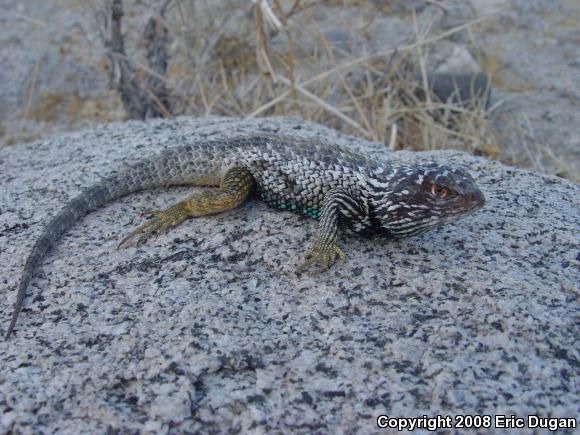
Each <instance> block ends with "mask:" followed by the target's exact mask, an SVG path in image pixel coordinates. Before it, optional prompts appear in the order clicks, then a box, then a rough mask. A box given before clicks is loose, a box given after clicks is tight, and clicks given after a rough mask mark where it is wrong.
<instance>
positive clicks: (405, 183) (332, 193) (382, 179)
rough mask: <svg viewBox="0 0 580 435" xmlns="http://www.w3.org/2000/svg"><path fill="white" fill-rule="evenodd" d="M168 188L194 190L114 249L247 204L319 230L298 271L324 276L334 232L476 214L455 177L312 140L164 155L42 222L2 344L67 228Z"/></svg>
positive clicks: (420, 227) (268, 139) (246, 140)
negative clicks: (262, 205) (120, 201)
mask: <svg viewBox="0 0 580 435" xmlns="http://www.w3.org/2000/svg"><path fill="white" fill-rule="evenodd" d="M173 185H191V186H198V187H201V189H197V190H196V192H195V193H194V195H193V196H191V197H190V198H189V199H186V200H185V201H182V202H180V203H178V204H176V205H174V206H173V207H170V208H168V209H167V210H164V211H153V212H149V214H150V215H151V216H152V219H151V220H149V221H148V222H146V223H145V224H144V225H142V226H141V227H139V228H138V229H136V230H135V231H133V232H131V233H129V234H128V235H127V237H125V238H124V239H123V240H122V241H121V244H120V245H126V244H129V243H141V242H144V241H145V240H146V239H147V237H148V236H150V235H152V234H160V233H163V232H165V231H167V230H169V229H170V228H172V227H174V226H175V225H178V224H179V223H181V222H183V221H184V220H185V219H187V218H190V217H197V216H204V215H208V214H215V213H219V212H221V211H224V210H229V209H232V208H235V207H237V206H238V205H240V204H241V203H243V202H244V201H245V200H246V199H247V198H248V197H249V196H250V195H252V194H254V195H255V196H257V197H258V198H259V199H261V200H263V201H265V202H266V203H267V204H268V205H270V206H272V207H275V208H279V209H283V210H289V211H293V212H296V213H301V214H304V215H306V216H309V217H311V218H314V219H318V220H319V221H320V225H319V234H318V237H317V239H316V241H315V242H314V244H313V246H312V248H311V249H310V250H309V251H308V252H307V254H306V259H305V261H304V263H303V264H302V266H300V268H299V271H305V270H308V269H312V268H314V269H315V270H318V271H323V270H326V269H328V268H329V267H330V266H332V264H334V263H335V262H336V261H337V260H338V259H339V258H345V257H346V256H345V254H344V253H343V251H342V250H341V249H340V248H339V247H338V245H337V238H338V233H339V230H342V231H345V232H347V233H350V234H357V235H360V236H363V237H378V236H382V237H406V236H411V235H416V234H421V233H423V232H425V231H428V230H429V229H431V228H435V227H438V226H441V225H443V224H445V223H448V222H450V221H453V220H455V219H457V218H458V217H461V216H464V215H466V214H469V213H471V212H473V211H475V210H476V209H478V208H480V207H482V206H483V204H484V198H483V195H482V193H481V192H480V191H479V189H478V188H477V186H476V184H475V182H474V180H473V178H471V176H469V174H467V172H465V171H464V170H463V169H460V168H452V167H447V166H442V165H438V164H435V163H427V164H421V165H409V164H401V163H398V162H396V161H390V162H378V161H374V160H370V159H367V158H366V157H364V156H361V155H359V154H356V153H353V152H350V151H347V150H344V149H342V148H339V147H336V146H332V145H329V144H324V143H320V142H316V141H312V140H309V141H299V140H294V139H291V138H286V137H280V136H270V135H259V136H244V137H238V138H233V139H231V140H226V141H207V142H202V143H197V144H194V145H189V146H183V147H179V148H174V149H170V150H166V151H164V152H162V153H160V154H159V155H156V156H153V157H151V158H149V159H146V160H143V161H141V162H139V163H137V164H136V165H134V166H132V167H131V168H129V169H126V170H124V171H121V172H119V173H118V174H116V175H113V176H111V177H109V178H106V179H104V180H103V181H101V182H100V183H98V184H97V185H95V186H93V187H90V188H88V189H87V190H85V191H84V192H83V193H81V194H80V195H79V196H77V197H76V198H74V199H73V200H71V201H70V202H69V203H68V204H66V205H65V206H64V207H63V209H62V210H61V211H60V213H58V214H57V215H56V216H55V217H54V218H53V219H52V220H51V221H50V222H48V224H47V225H46V228H45V229H44V231H43V232H42V234H41V235H40V236H39V238H38V239H37V240H36V242H35V244H34V246H33V247H32V250H31V252H30V254H29V256H28V258H27V260H26V264H25V266H24V270H23V272H22V277H21V279H20V283H19V286H18V293H17V296H16V302H15V304H14V312H13V315H12V319H11V322H10V325H9V327H8V330H7V332H6V338H8V337H9V336H10V334H11V333H12V331H13V330H14V326H15V325H16V321H17V319H18V315H19V313H20V311H21V309H22V305H23V302H24V298H25V296H26V289H27V287H28V284H29V283H30V281H31V279H32V278H33V276H34V272H35V270H36V268H37V267H38V264H39V263H40V261H41V260H42V258H43V257H44V255H45V254H46V253H47V251H48V250H49V249H50V248H51V247H52V246H53V245H54V244H55V243H56V242H57V241H58V240H59V239H60V237H61V236H62V235H63V234H64V233H65V232H66V231H67V230H68V229H69V228H70V227H72V225H73V224H74V223H75V222H77V221H78V220H79V219H81V218H82V217H83V216H84V215H86V214H87V213H89V212H90V211H92V210H95V209H96V208H98V207H101V206H102V205H104V204H106V203H107V202H110V201H113V200H115V199H117V198H119V197H121V196H124V195H127V194H130V193H133V192H137V191H140V190H144V189H151V188H155V187H161V186H173Z"/></svg>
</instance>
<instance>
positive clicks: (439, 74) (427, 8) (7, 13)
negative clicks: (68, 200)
mask: <svg viewBox="0 0 580 435" xmlns="http://www.w3.org/2000/svg"><path fill="white" fill-rule="evenodd" d="M0 41H1V50H0V144H1V145H0V146H11V145H13V144H16V143H19V142H26V141H31V140H36V139H41V138H43V137H46V136H50V135H54V134H57V133H60V132H64V131H70V130H78V129H83V128H91V127H93V126H95V125H97V124H101V123H108V122H114V121H123V120H126V119H148V118H154V117H164V118H171V117H174V116H180V115H189V116H213V115H219V116H235V117H261V116H276V115H283V116H295V117H299V118H302V119H305V120H309V121H315V122H319V123H321V124H324V125H327V126H329V127H333V128H335V129H338V130H340V131H343V132H346V133H350V134H353V135H356V136H360V137H364V138H367V139H371V140H374V141H378V142H382V143H384V144H385V147H387V148H389V149H412V150H428V149H429V150H430V149H442V148H454V149H462V150H465V151H467V152H470V153H473V154H476V155H482V156H485V157H488V158H490V159H498V160H500V161H502V162H504V163H508V164H511V165H515V166H519V167H523V168H529V169H533V170H536V171H540V172H544V173H548V174H554V175H558V176H561V177H565V178H568V179H571V180H573V181H579V180H580V177H579V175H578V174H579V173H580V110H579V109H580V1H578V0H558V1H554V0H382V1H380V0H367V1H363V0H326V1H322V0H318V1H317V0H267V1H266V0H92V1H81V0H26V1H21V0H20V1H19V0H0Z"/></svg>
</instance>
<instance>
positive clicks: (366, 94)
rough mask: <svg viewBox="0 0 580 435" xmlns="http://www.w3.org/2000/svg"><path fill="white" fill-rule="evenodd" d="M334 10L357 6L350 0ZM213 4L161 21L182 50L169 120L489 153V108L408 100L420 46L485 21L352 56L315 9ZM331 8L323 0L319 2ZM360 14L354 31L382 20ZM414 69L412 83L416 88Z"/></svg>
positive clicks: (188, 7)
mask: <svg viewBox="0 0 580 435" xmlns="http://www.w3.org/2000/svg"><path fill="white" fill-rule="evenodd" d="M334 3H339V5H337V6H336V7H337V8H338V7H340V8H343V9H344V8H356V7H357V5H358V7H360V4H359V3H360V2H357V1H346V0H344V1H340V2H334ZM388 3H389V2H387V4H388ZM219 5H221V9H220V6H215V5H214V6H211V5H210V4H209V3H204V2H201V3H200V2H193V1H181V2H176V3H175V5H174V7H172V8H170V10H169V13H168V14H167V16H166V17H163V18H162V19H163V20H164V22H165V23H166V25H167V28H168V29H169V32H170V34H171V36H172V38H173V39H174V41H179V43H178V45H179V46H180V47H183V48H184V49H185V50H187V52H185V53H182V54H184V56H185V59H181V60H179V61H178V62H176V63H174V64H173V65H172V66H171V67H170V69H169V72H168V74H167V77H164V80H165V81H166V83H167V85H168V87H169V88H170V89H172V90H173V92H172V94H173V96H174V103H175V104H174V110H173V111H174V113H179V114H182V113H186V114H192V115H195V116H202V115H208V114H219V115H228V116H241V117H255V116H271V115H286V116H298V117H301V118H303V119H305V120H309V121H315V122H319V123H321V124H324V125H327V126H329V127H332V128H335V129H338V130H341V131H344V132H347V133H352V134H355V135H359V136H363V137H365V138H368V139H371V140H375V141H379V142H383V143H384V144H385V145H389V146H392V147H394V148H397V149H401V148H405V149H414V150H431V149H440V148H457V149H464V150H468V151H470V152H474V153H477V154H481V155H485V156H488V157H491V158H497V156H498V155H499V148H498V143H497V140H496V139H495V137H496V135H495V132H494V130H493V128H492V127H491V125H490V123H489V121H488V115H489V110H487V109H485V107H484V104H483V103H482V102H481V101H477V100H476V101H473V104H472V105H471V106H470V107H463V106H460V105H457V104H452V103H450V102H446V101H438V100H437V98H436V97H435V96H434V95H432V93H431V92H422V93H421V95H422V96H421V97H420V98H419V97H417V95H418V93H417V91H418V90H419V89H423V90H424V89H425V87H426V88H427V89H428V88H429V86H428V83H427V77H426V71H425V52H426V51H427V49H428V47H429V46H430V45H431V44H434V43H436V42H437V41H439V40H441V39H444V38H446V37H449V36H451V35H453V34H454V33H457V32H461V31H465V30H466V29H467V28H469V27H470V26H471V25H474V24H476V23H478V22H481V21H482V20H483V19H485V18H480V19H478V20H474V21H472V22H469V23H465V24H463V25H461V26H458V27H456V28H454V29H450V30H447V31H445V32H442V33H435V32H434V31H432V29H431V27H432V25H429V24H428V25H427V26H425V28H419V26H418V25H417V23H416V21H415V35H414V36H413V37H412V38H410V39H409V40H408V41H406V42H405V43H403V44H397V45H394V46H392V47H389V48H386V49H384V50H382V51H381V52H380V53H364V52H362V53H360V52H354V51H348V50H346V49H344V48H340V47H338V46H337V45H336V44H333V43H332V42H331V41H329V40H328V39H327V37H326V36H325V33H324V32H323V30H322V29H321V28H320V26H319V24H318V22H317V19H316V17H317V14H318V13H320V8H321V2H318V1H310V2H307V1H301V0H295V1H290V2H282V1H281V0H273V1H269V2H266V1H262V0H256V1H253V7H250V8H249V7H247V6H246V7H244V6H241V5H240V3H239V2H233V1H232V2H229V7H227V5H228V2H220V3H219ZM224 5H226V7H224ZM331 7H332V2H330V3H328V2H326V3H325V4H324V8H331ZM368 8H370V10H369V12H370V13H369V14H368V17H367V18H366V19H367V20H368V22H366V23H362V25H360V28H362V29H364V28H365V27H368V26H370V25H371V24H372V20H373V19H375V18H376V16H377V14H381V13H388V8H385V5H382V6H381V8H378V7H377V8H373V7H372V6H369V5H368V4H367V9H368ZM354 10H355V9H353V12H354ZM430 24H432V23H430ZM144 71H145V72H146V70H144ZM416 71H421V72H422V80H419V81H417V74H416ZM394 133H397V134H396V135H394Z"/></svg>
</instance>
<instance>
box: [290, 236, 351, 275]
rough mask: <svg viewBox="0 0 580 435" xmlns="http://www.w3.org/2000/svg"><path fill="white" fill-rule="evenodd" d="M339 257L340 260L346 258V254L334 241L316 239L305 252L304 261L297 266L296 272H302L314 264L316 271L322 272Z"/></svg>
mask: <svg viewBox="0 0 580 435" xmlns="http://www.w3.org/2000/svg"><path fill="white" fill-rule="evenodd" d="M339 258H340V259H341V260H344V259H346V254H345V253H344V252H343V251H342V249H340V248H339V247H338V245H337V244H336V243H325V242H321V241H320V240H317V241H316V242H314V245H313V246H312V248H310V250H309V251H308V252H307V253H306V258H305V260H304V263H302V265H301V266H300V267H299V268H298V272H304V271H305V270H306V269H309V268H310V267H311V266H315V268H314V269H315V271H316V272H324V271H325V270H327V269H329V268H330V266H332V265H333V264H334V263H335V262H336V260H338V259H339Z"/></svg>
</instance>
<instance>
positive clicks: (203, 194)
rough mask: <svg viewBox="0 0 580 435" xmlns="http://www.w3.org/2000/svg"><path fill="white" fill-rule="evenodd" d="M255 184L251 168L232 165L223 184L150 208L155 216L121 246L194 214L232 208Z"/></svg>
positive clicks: (141, 241)
mask: <svg viewBox="0 0 580 435" xmlns="http://www.w3.org/2000/svg"><path fill="white" fill-rule="evenodd" d="M253 184H254V180H253V178H252V175H251V174H250V172H249V171H248V170H247V169H245V168H243V167H238V166H235V167H233V168H230V169H229V170H228V171H226V173H225V174H224V176H223V178H222V180H221V183H220V187H216V188H203V189H199V190H198V191H196V192H195V193H194V194H193V195H192V196H191V197H190V198H188V199H186V200H185V201H181V202H179V203H177V204H175V205H173V206H171V207H169V208H168V209H166V210H163V211H149V212H146V213H145V214H146V215H149V216H152V218H151V220H150V221H148V222H146V223H145V224H143V225H141V226H140V227H139V228H137V229H136V230H134V231H131V232H130V233H129V234H127V236H126V237H125V238H124V239H123V240H121V242H120V243H119V247H121V246H127V245H129V244H132V243H134V244H140V243H143V242H144V241H145V240H147V238H148V237H149V236H151V235H153V234H155V235H159V234H162V233H165V232H167V231H168V230H169V229H171V228H173V227H175V226H177V225H179V224H180V223H182V222H183V221H184V220H186V219H188V218H191V217H199V216H206V215H210V214H217V213H221V212H222V211H226V210H231V209H232V208H235V207H237V206H239V205H240V204H241V203H243V202H244V201H245V200H246V199H247V198H248V196H249V195H250V192H251V191H252V186H253Z"/></svg>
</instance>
